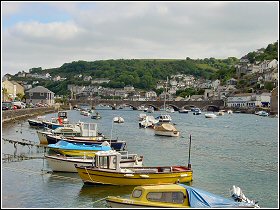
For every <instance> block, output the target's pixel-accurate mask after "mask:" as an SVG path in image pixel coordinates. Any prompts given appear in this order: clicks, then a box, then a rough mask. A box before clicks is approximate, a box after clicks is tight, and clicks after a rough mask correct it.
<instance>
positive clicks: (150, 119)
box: [139, 115, 159, 128]
mask: <svg viewBox="0 0 280 210" xmlns="http://www.w3.org/2000/svg"><path fill="white" fill-rule="evenodd" d="M158 122H159V121H158V120H156V119H155V118H154V116H151V115H147V116H146V117H145V118H144V119H143V120H142V121H140V122H139V127H140V128H149V127H154V125H155V124H157V123H158Z"/></svg>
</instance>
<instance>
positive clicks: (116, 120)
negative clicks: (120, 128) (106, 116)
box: [113, 116, 124, 123]
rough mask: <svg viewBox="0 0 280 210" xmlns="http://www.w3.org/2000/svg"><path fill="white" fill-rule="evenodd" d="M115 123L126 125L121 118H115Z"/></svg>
mask: <svg viewBox="0 0 280 210" xmlns="http://www.w3.org/2000/svg"><path fill="white" fill-rule="evenodd" d="M113 121H114V123H124V119H123V118H122V117H120V116H118V117H114V118H113Z"/></svg>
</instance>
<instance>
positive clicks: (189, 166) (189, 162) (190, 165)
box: [188, 134, 192, 168]
mask: <svg viewBox="0 0 280 210" xmlns="http://www.w3.org/2000/svg"><path fill="white" fill-rule="evenodd" d="M191 142H192V135H191V134H190V144H189V161H188V168H191V167H192V164H191Z"/></svg>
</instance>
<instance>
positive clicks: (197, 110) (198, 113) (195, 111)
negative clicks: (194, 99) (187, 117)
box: [193, 108, 201, 115]
mask: <svg viewBox="0 0 280 210" xmlns="http://www.w3.org/2000/svg"><path fill="white" fill-rule="evenodd" d="M200 114H201V110H200V109H199V108H194V109H193V115H200Z"/></svg>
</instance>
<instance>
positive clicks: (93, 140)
mask: <svg viewBox="0 0 280 210" xmlns="http://www.w3.org/2000/svg"><path fill="white" fill-rule="evenodd" d="M46 138H47V143H48V144H56V143H57V142H59V141H61V140H63V141H67V142H70V143H82V144H85V145H92V144H98V145H101V144H102V143H103V142H105V141H107V142H108V143H109V144H110V146H111V147H112V149H114V150H117V151H122V150H125V149H126V142H125V141H120V140H117V139H105V138H104V137H103V136H96V137H79V136H66V137H63V136H57V135H52V134H49V135H46Z"/></svg>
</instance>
